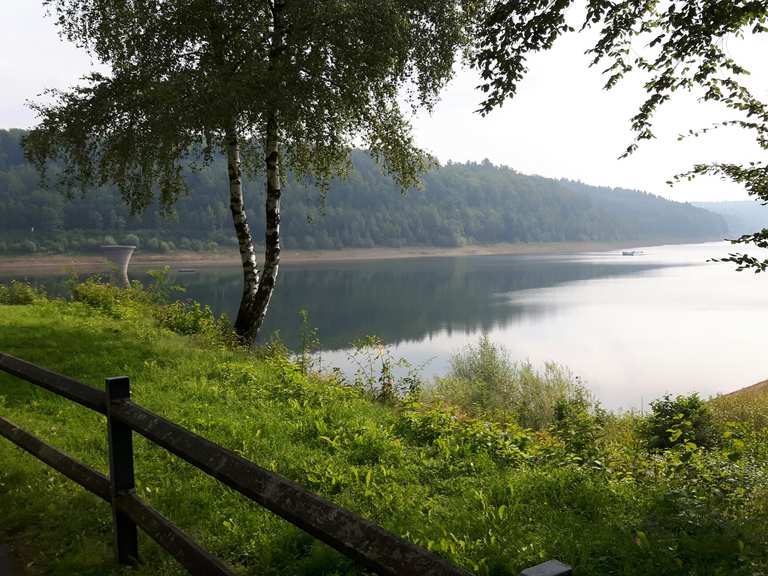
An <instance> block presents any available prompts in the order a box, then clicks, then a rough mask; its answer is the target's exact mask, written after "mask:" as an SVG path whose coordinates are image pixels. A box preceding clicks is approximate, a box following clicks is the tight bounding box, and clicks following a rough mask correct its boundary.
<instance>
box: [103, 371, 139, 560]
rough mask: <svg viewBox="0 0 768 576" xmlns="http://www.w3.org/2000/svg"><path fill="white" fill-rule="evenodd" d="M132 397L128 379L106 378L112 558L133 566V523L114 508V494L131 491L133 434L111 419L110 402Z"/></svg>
mask: <svg viewBox="0 0 768 576" xmlns="http://www.w3.org/2000/svg"><path fill="white" fill-rule="evenodd" d="M130 397H131V384H130V380H129V379H128V377H127V376H119V377H117V378H107V428H108V430H109V433H108V442H109V485H110V494H111V496H112V531H113V533H114V539H115V555H116V557H117V561H118V563H120V564H135V563H136V562H137V561H138V559H139V542H138V533H137V530H136V524H135V523H134V522H133V520H131V519H130V518H129V517H128V516H127V515H126V514H125V513H123V512H121V511H120V510H119V509H118V507H117V495H118V494H120V493H122V492H133V491H134V488H135V483H134V475H133V433H132V431H131V429H130V428H129V427H128V426H126V425H125V424H122V423H120V422H117V421H116V420H114V419H113V418H112V405H113V403H120V402H124V401H125V400H128V399H129V398H130Z"/></svg>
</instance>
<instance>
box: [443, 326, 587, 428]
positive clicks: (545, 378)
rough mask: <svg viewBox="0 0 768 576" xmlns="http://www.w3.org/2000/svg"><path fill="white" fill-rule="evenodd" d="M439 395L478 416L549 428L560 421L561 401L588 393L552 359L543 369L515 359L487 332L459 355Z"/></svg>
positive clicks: (445, 378)
mask: <svg viewBox="0 0 768 576" xmlns="http://www.w3.org/2000/svg"><path fill="white" fill-rule="evenodd" d="M435 395H436V396H437V397H439V398H442V399H444V400H446V401H448V402H450V403H452V404H456V405H458V406H460V407H461V408H462V409H463V410H465V411H467V412H468V413H470V414H473V415H476V416H477V415H486V416H489V417H493V418H500V419H504V418H508V417H512V418H514V419H515V420H516V421H517V423H518V424H520V425H521V426H523V427H526V428H533V429H536V430H543V429H544V428H546V427H547V426H549V425H550V424H552V422H553V421H554V417H555V404H556V403H557V401H558V400H562V399H573V398H579V397H581V396H585V397H586V396H588V393H587V392H586V390H585V389H584V387H583V386H582V385H581V384H580V383H579V381H578V379H575V378H573V377H572V376H571V375H570V374H569V373H568V372H567V370H565V369H563V368H561V367H560V366H558V365H557V364H554V363H547V364H546V365H545V366H544V370H543V371H542V372H539V371H537V370H535V369H534V368H533V366H532V365H531V364H530V363H529V362H524V363H517V362H513V361H512V360H511V359H510V358H509V354H508V352H507V351H506V350H505V349H504V347H503V346H499V345H496V344H493V343H492V342H491V341H490V339H489V338H488V337H487V336H481V337H480V339H479V341H478V343H477V344H476V345H469V346H467V347H466V348H465V349H464V350H462V351H461V352H458V353H457V354H454V356H453V357H452V358H451V371H450V373H449V375H448V376H447V377H444V378H439V379H438V381H437V388H436V390H435Z"/></svg>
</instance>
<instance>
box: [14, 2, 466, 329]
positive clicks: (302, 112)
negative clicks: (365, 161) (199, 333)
mask: <svg viewBox="0 0 768 576" xmlns="http://www.w3.org/2000/svg"><path fill="white" fill-rule="evenodd" d="M44 4H45V5H46V7H47V8H48V10H49V12H50V13H51V14H52V15H53V16H54V17H55V18H56V23H57V25H58V28H59V30H60V33H61V35H62V37H63V38H65V39H66V40H69V41H71V42H74V43H76V44H78V45H80V46H82V47H84V48H86V49H87V50H89V51H90V53H91V54H92V55H93V56H94V57H95V58H96V59H98V60H99V61H100V62H102V63H104V64H106V65H107V67H108V68H109V70H110V72H108V73H92V74H90V75H88V76H86V77H85V78H83V79H82V80H81V82H80V84H78V85H77V86H75V87H73V88H71V89H69V90H63V91H57V90H54V91H51V92H50V93H49V99H48V103H44V104H36V105H34V106H35V108H36V111H37V112H38V114H39V125H38V126H37V127H36V128H35V129H34V130H33V131H32V132H31V133H30V134H29V136H28V137H27V138H26V140H25V150H26V153H27V156H28V158H29V159H30V160H31V161H33V162H34V163H35V164H36V165H37V167H38V168H39V169H40V171H41V172H42V173H43V175H44V176H50V178H44V181H49V180H55V182H56V184H57V185H58V186H60V187H61V188H62V189H63V190H64V191H66V192H67V193H69V194H72V193H76V192H79V191H81V192H85V191H87V190H88V189H92V188H94V187H98V186H102V185H108V184H112V185H116V186H117V188H118V189H119V191H120V193H121V194H122V197H123V198H124V200H125V201H126V202H127V203H128V204H129V205H130V207H131V209H132V210H134V211H140V210H143V209H145V208H147V207H148V206H149V205H150V204H151V203H152V201H153V198H156V197H157V198H159V201H160V205H161V206H162V207H163V208H164V209H166V210H171V209H172V206H173V204H174V203H175V202H176V200H177V199H178V198H179V197H180V196H181V195H183V194H184V192H185V181H184V171H185V170H194V169H195V168H199V167H201V166H204V165H206V164H208V163H210V162H211V161H212V160H213V158H214V157H215V156H216V155H217V154H223V155H225V156H226V159H227V165H228V177H229V182H228V193H229V204H230V209H231V213H232V222H233V225H234V230H235V234H236V236H237V241H238V246H239V250H240V257H241V261H242V268H243V294H242V299H241V303H240V307H239V311H238V314H237V318H236V321H235V329H236V331H237V333H238V335H239V337H240V338H241V339H242V341H243V342H244V343H252V342H253V341H254V340H255V338H256V336H257V334H258V331H259V328H260V326H261V324H262V322H263V320H264V317H265V314H266V313H267V309H268V306H269V301H270V298H271V296H272V293H273V290H274V288H275V282H276V280H277V276H278V269H279V265H280V198H281V195H282V193H283V190H282V188H283V182H284V181H285V178H284V176H285V173H286V171H287V170H290V171H291V172H292V173H293V174H294V176H296V177H297V178H308V179H311V180H314V181H315V182H316V183H317V184H318V185H319V186H320V187H321V188H322V187H323V186H325V185H327V183H328V182H329V180H330V179H331V178H333V177H335V176H339V175H341V176H343V175H344V174H345V173H346V172H347V171H348V170H349V167H350V164H349V151H350V149H351V148H352V147H353V146H363V147H365V148H367V149H368V150H369V151H370V153H371V154H372V155H373V157H374V158H376V160H377V161H378V162H379V163H380V164H381V166H382V168H383V169H384V170H385V171H386V172H388V173H390V174H391V175H392V176H393V177H394V178H395V179H396V181H397V182H398V183H399V184H400V185H401V186H402V187H403V188H408V187H410V186H412V185H414V184H415V183H416V182H417V180H418V176H419V174H420V173H421V172H422V171H423V170H425V169H426V167H427V166H428V164H429V163H430V159H429V157H428V155H427V154H425V153H424V152H423V151H422V150H420V149H419V148H418V147H417V146H416V144H415V143H414V140H413V137H412V134H411V127H410V124H409V122H408V113H409V112H410V111H412V110H416V109H418V108H427V109H429V108H431V107H432V106H433V105H434V103H435V102H436V99H437V97H438V94H439V92H440V90H441V89H442V88H443V86H444V85H445V84H446V82H447V81H448V80H449V79H450V77H451V74H452V70H453V64H454V60H455V58H456V57H457V54H458V53H459V51H460V49H461V47H462V46H463V45H464V44H465V41H466V32H467V27H468V25H469V23H470V21H471V17H472V11H473V8H472V6H473V2H471V1H467V0H464V1H461V2H460V1H455V0H347V1H340V0H313V1H311V2H309V1H304V0H122V1H115V0H46V1H45V2H44ZM51 161H55V163H56V164H55V165H56V170H48V171H46V167H47V166H49V164H50V162H51ZM259 173H260V174H262V175H263V176H264V178H265V181H266V194H265V205H264V210H265V212H266V232H265V238H264V246H265V248H264V263H263V266H262V267H261V268H259V266H258V265H257V254H256V249H255V246H254V238H253V234H252V232H251V229H250V227H249V224H248V218H247V213H246V206H245V204H244V199H243V176H244V174H245V175H255V174H259ZM222 184H223V183H222Z"/></svg>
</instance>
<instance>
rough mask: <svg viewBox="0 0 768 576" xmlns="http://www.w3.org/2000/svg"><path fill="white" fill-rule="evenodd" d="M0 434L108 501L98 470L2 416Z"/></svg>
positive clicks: (106, 481)
mask: <svg viewBox="0 0 768 576" xmlns="http://www.w3.org/2000/svg"><path fill="white" fill-rule="evenodd" d="M0 436H5V437H6V438H7V439H8V440H10V441H11V442H13V443H14V444H16V446H18V447H19V448H22V449H24V450H26V451H27V452H29V453H30V454H32V456H34V457H36V458H38V459H39V460H42V461H43V462H45V463H46V464H48V466H50V467H51V468H54V469H56V470H58V471H59V472H61V473H62V474H64V476H66V477H67V478H69V479H70V480H73V481H74V482H77V483H78V484H80V486H82V487H83V488H85V489H86V490H88V491H89V492H93V493H94V494H96V496H99V497H100V498H102V499H103V500H106V501H107V502H109V501H110V496H109V480H107V477H106V476H104V475H103V474H101V473H100V472H97V471H96V470H94V469H93V468H91V467H89V466H86V465H85V464H83V463H82V462H80V461H78V460H75V459H74V458H72V457H71V456H68V455H67V454H64V453H63V452H60V451H59V450H57V449H56V448H54V447H53V446H51V445H50V444H46V443H45V442H43V441H42V440H40V439H39V438H36V437H35V436H32V434H30V433H29V432H26V431H24V430H22V429H21V428H19V427H18V426H16V425H15V424H14V423H13V422H11V421H10V420H6V419H5V418H3V417H0Z"/></svg>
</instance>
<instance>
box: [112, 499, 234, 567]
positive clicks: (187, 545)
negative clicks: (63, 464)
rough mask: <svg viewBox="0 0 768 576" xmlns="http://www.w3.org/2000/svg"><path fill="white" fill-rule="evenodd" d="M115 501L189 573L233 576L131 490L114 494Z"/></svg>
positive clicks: (219, 562) (214, 558)
mask: <svg viewBox="0 0 768 576" xmlns="http://www.w3.org/2000/svg"><path fill="white" fill-rule="evenodd" d="M115 504H116V505H117V507H118V508H120V510H122V511H123V512H124V513H125V514H127V515H128V516H129V517H130V518H131V520H133V521H134V522H135V523H136V524H138V525H139V526H141V528H142V530H144V531H145V532H146V533H147V534H149V536H150V537H151V538H152V539H153V540H154V541H155V542H157V543H158V544H159V545H160V546H162V547H163V548H165V550H166V551H167V552H169V553H170V554H171V556H173V557H174V558H176V560H178V561H179V563H180V564H181V565H182V566H184V568H186V569H187V570H188V571H189V573H190V574H192V576H234V575H235V573H234V572H232V571H231V570H230V569H229V568H227V566H226V565H224V564H223V563H222V562H221V561H220V560H218V559H217V558H216V557H215V556H213V555H211V554H210V553H209V552H207V551H206V550H205V549H203V548H202V547H201V546H200V545H199V544H197V542H195V541H194V540H193V539H192V538H190V537H189V536H187V535H186V534H185V533H184V532H182V530H181V529H180V528H179V527H178V526H176V525H175V524H174V523H173V522H171V521H170V520H168V519H167V518H165V517H164V516H163V515H161V514H160V513H159V512H158V511H157V510H154V509H153V508H150V507H149V506H148V505H147V504H145V503H144V502H142V501H141V499H140V498H139V497H138V496H136V494H135V493H134V492H132V491H131V492H123V493H120V494H118V495H117V496H115Z"/></svg>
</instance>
